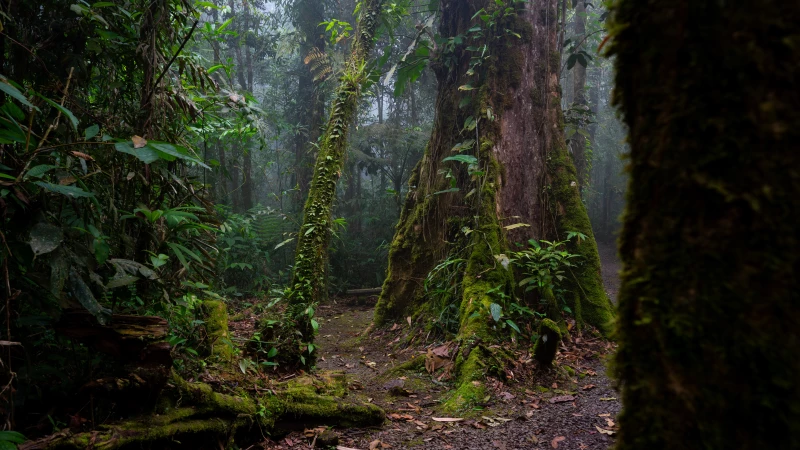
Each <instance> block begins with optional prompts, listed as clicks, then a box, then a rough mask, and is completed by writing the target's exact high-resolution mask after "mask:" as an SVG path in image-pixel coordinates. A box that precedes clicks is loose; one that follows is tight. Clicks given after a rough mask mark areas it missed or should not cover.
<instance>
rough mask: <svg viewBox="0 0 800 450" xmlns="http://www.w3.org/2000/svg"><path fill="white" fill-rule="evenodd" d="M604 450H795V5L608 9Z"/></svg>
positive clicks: (798, 425)
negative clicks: (622, 140)
mask: <svg viewBox="0 0 800 450" xmlns="http://www.w3.org/2000/svg"><path fill="white" fill-rule="evenodd" d="M613 17H614V18H613V25H612V32H613V33H614V41H613V42H614V43H613V46H612V53H613V54H614V55H616V58H617V61H616V65H617V79H616V85H617V88H616V91H615V93H616V96H615V101H616V103H617V104H618V105H619V106H620V107H621V108H622V111H623V113H624V118H625V121H626V122H627V124H628V126H629V127H630V144H631V157H630V163H629V164H630V173H631V178H630V187H629V190H628V207H627V211H626V213H625V219H624V229H623V232H622V236H621V241H620V243H621V255H622V260H623V265H624V269H623V279H622V289H621V292H620V304H619V310H620V318H619V333H618V338H619V341H620V348H619V351H618V353H617V355H616V358H615V366H614V371H615V373H616V376H617V377H618V379H619V381H620V383H621V387H622V399H623V402H624V408H623V414H622V416H621V417H620V420H619V423H620V426H621V431H620V435H619V439H618V444H617V449H620V450H628V449H648V450H658V449H687V448H693V449H734V448H735V449H767V448H769V449H796V448H800V383H798V382H797V380H798V374H800V358H798V354H800V334H798V331H797V330H798V324H800V307H798V305H800V281H799V280H800V278H798V273H800V235H798V231H797V224H798V223H800V148H798V147H800V145H799V144H798V143H799V142H800V110H798V108H797V105H800V32H798V30H800V3H798V2H790V1H785V0H780V1H777V0H775V1H773V0H762V1H754V2H732V3H731V2H727V3H723V2H697V1H690V0H676V1H671V2H660V1H638V0H619V1H617V2H616V4H615V6H614V16H613Z"/></svg>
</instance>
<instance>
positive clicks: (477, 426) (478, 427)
mask: <svg viewBox="0 0 800 450" xmlns="http://www.w3.org/2000/svg"><path fill="white" fill-rule="evenodd" d="M472 426H473V427H475V428H477V429H479V430H484V429H486V425H484V424H482V423H481V422H474V423H473V424H472Z"/></svg>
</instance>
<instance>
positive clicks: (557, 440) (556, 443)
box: [550, 436, 567, 448]
mask: <svg viewBox="0 0 800 450" xmlns="http://www.w3.org/2000/svg"><path fill="white" fill-rule="evenodd" d="M566 439H567V438H565V437H564V436H559V437H556V438H553V440H552V441H550V445H551V446H552V447H553V448H558V443H559V442H563V441H565V440H566Z"/></svg>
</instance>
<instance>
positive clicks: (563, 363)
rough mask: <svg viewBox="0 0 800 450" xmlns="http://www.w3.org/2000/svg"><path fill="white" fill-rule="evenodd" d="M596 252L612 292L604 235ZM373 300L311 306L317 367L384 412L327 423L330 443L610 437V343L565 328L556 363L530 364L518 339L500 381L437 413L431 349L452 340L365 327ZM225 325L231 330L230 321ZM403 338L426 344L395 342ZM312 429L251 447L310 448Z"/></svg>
mask: <svg viewBox="0 0 800 450" xmlns="http://www.w3.org/2000/svg"><path fill="white" fill-rule="evenodd" d="M600 252H601V258H602V260H603V264H604V267H603V269H604V270H603V278H604V280H605V282H606V289H607V292H608V293H609V294H610V295H611V296H612V298H614V297H615V296H616V294H617V290H618V287H619V280H618V276H617V273H618V270H619V262H618V260H617V258H616V249H615V247H614V246H613V244H611V245H601V248H600ZM373 303H374V298H373V299H371V300H370V301H368V302H364V301H363V300H362V301H359V300H358V299H356V298H338V299H333V300H332V301H331V302H330V303H329V304H327V305H322V306H320V307H319V309H318V312H317V315H318V318H319V320H320V323H321V327H320V332H319V336H318V338H317V343H318V344H319V351H320V358H319V360H318V362H317V368H318V369H320V370H338V371H343V372H345V373H346V374H347V377H348V380H349V389H350V394H349V395H350V396H352V397H355V398H356V399H359V400H361V401H367V402H372V403H375V404H376V405H378V406H380V407H381V408H383V409H384V411H386V414H387V418H388V420H387V421H386V423H385V424H384V425H383V426H382V427H379V428H372V429H339V430H334V431H335V432H336V433H337V434H338V436H339V442H338V447H329V448H338V449H340V450H350V449H360V450H368V449H369V450H375V449H387V448H391V449H405V448H414V449H448V450H449V449H452V450H460V449H500V450H512V449H553V448H557V449H569V450H572V449H575V450H601V449H603V450H605V449H607V448H609V447H610V446H611V444H612V443H613V439H614V434H615V430H616V424H615V421H616V415H617V413H618V412H619V411H620V403H619V400H618V398H617V393H616V392H615V391H614V390H613V388H612V383H611V381H610V380H609V379H608V377H607V376H606V362H607V359H608V357H609V355H610V354H611V353H612V352H613V349H614V346H613V344H612V343H610V342H608V341H606V340H604V339H602V338H599V337H597V336H596V335H595V334H591V333H583V335H581V334H580V333H577V332H576V331H575V330H574V329H573V331H572V334H571V340H569V341H565V342H564V343H563V344H562V347H561V349H560V353H559V355H558V359H557V361H558V364H557V367H559V368H558V369H542V368H537V367H536V363H535V362H533V361H532V358H531V355H530V353H529V350H526V349H525V348H523V347H522V346H520V349H519V350H517V351H516V353H515V354H516V357H517V360H516V361H515V362H514V367H512V368H511V370H510V371H508V372H507V380H506V381H505V382H502V381H500V380H498V379H495V378H488V379H487V380H486V381H485V383H486V387H487V392H489V395H488V396H487V397H486V398H484V399H483V401H481V402H478V403H476V404H474V405H471V406H472V408H471V409H470V410H468V411H461V412H460V413H459V414H455V415H453V414H445V413H443V412H441V409H440V404H441V402H442V401H443V400H444V399H446V398H447V396H448V395H449V391H450V389H451V388H452V387H453V383H452V380H448V377H449V371H448V368H447V366H446V364H447V358H439V355H448V354H449V352H452V350H453V349H452V346H451V345H450V344H449V343H447V342H435V341H433V342H431V341H432V339H423V336H409V333H413V332H417V333H418V332H419V331H414V330H419V329H420V328H422V327H412V326H411V325H412V324H411V323H397V324H395V325H394V326H392V327H390V328H389V329H385V330H377V331H375V332H373V333H371V334H369V335H365V334H364V332H365V330H367V328H368V327H369V325H370V323H371V321H372V314H373ZM232 327H233V329H234V330H235V329H236V328H237V324H235V323H232ZM234 333H236V332H235V331H234ZM413 337H415V339H409V338H413ZM405 342H429V344H428V345H416V346H415V345H410V346H406V347H405V348H401V347H402V343H405ZM426 357H427V359H428V361H429V362H431V361H438V362H442V361H444V364H445V367H444V369H439V370H438V371H434V373H433V374H431V373H429V372H428V371H427V370H426V368H425V364H424V363H423V361H424V360H425V358H426ZM412 360H413V361H416V362H417V363H418V364H405V366H404V367H405V369H406V370H400V369H401V368H400V367H399V366H400V365H402V364H404V363H407V362H409V361H412ZM437 365H438V364H437ZM409 366H410V367H409ZM313 435H314V432H313V431H311V430H309V431H308V432H306V433H305V434H304V433H302V432H295V433H292V434H289V435H288V436H285V437H282V438H280V439H279V440H277V441H267V442H264V443H263V444H260V448H264V449H270V450H279V449H281V450H283V449H287V450H288V449H292V450H296V449H303V448H310V447H311V444H312V441H313V438H311V437H310V436H313ZM307 436H308V437H307ZM251 448H253V449H256V448H259V446H253V447H251Z"/></svg>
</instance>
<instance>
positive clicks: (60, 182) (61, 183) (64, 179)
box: [58, 177, 78, 186]
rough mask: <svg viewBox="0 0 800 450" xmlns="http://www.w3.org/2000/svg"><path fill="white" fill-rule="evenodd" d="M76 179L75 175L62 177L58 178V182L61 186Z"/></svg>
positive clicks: (67, 184)
mask: <svg viewBox="0 0 800 450" xmlns="http://www.w3.org/2000/svg"><path fill="white" fill-rule="evenodd" d="M76 181H78V179H77V178H75V177H64V178H61V179H59V180H58V184H60V185H62V186H69V185H71V184H74V183H75V182H76Z"/></svg>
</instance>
